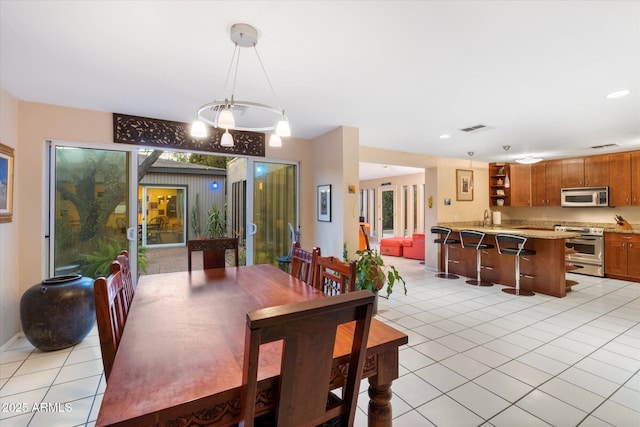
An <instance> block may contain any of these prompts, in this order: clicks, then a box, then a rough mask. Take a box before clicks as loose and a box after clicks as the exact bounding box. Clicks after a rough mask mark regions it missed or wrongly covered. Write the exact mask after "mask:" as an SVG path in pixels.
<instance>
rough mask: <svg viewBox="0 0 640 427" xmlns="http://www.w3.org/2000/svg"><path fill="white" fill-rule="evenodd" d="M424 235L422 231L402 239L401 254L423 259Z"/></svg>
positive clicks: (406, 256)
mask: <svg viewBox="0 0 640 427" xmlns="http://www.w3.org/2000/svg"><path fill="white" fill-rule="evenodd" d="M424 247H425V237H424V234H422V233H414V234H413V236H412V237H411V238H410V239H403V240H402V256H403V257H405V258H410V259H419V260H422V261H424Z"/></svg>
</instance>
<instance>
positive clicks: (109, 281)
mask: <svg viewBox="0 0 640 427" xmlns="http://www.w3.org/2000/svg"><path fill="white" fill-rule="evenodd" d="M113 264H116V265H117V267H116V271H115V273H113V274H110V275H109V277H107V278H104V277H98V278H97V279H96V280H95V282H94V283H93V295H94V299H95V304H96V323H97V325H98V335H99V337H100V350H101V352H102V365H103V366H104V376H105V378H106V380H107V381H109V376H110V375H111V370H112V368H113V361H114V359H115V358H116V352H117V350H118V346H119V345H120V341H121V339H122V332H123V330H124V325H125V322H126V319H127V315H128V310H127V304H126V303H125V294H124V287H123V283H122V272H121V271H119V267H120V265H119V264H118V262H117V261H113V263H112V265H113ZM114 267H115V266H114Z"/></svg>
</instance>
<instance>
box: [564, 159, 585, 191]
mask: <svg viewBox="0 0 640 427" xmlns="http://www.w3.org/2000/svg"><path fill="white" fill-rule="evenodd" d="M561 163H562V187H565V188H571V187H584V158H582V157H580V158H577V159H564V160H561Z"/></svg>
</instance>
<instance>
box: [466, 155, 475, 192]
mask: <svg viewBox="0 0 640 427" xmlns="http://www.w3.org/2000/svg"><path fill="white" fill-rule="evenodd" d="M467 154H468V155H469V169H471V172H472V173H471V179H470V180H469V191H472V190H473V162H472V160H471V158H472V157H473V154H474V152H473V151H467Z"/></svg>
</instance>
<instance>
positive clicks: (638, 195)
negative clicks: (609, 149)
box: [609, 151, 640, 206]
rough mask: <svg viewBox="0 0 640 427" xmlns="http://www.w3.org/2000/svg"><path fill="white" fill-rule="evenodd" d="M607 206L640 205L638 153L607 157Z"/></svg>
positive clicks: (639, 160) (639, 152)
mask: <svg viewBox="0 0 640 427" xmlns="http://www.w3.org/2000/svg"><path fill="white" fill-rule="evenodd" d="M609 181H610V183H611V184H612V185H610V186H609V205H611V206H632V205H636V206H638V205H640V151H632V152H627V153H617V154H610V155H609Z"/></svg>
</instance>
